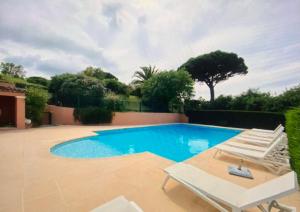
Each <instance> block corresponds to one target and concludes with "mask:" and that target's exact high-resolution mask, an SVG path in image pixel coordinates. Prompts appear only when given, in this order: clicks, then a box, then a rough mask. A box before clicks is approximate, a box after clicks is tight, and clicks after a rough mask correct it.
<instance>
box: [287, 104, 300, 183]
mask: <svg viewBox="0 0 300 212" xmlns="http://www.w3.org/2000/svg"><path fill="white" fill-rule="evenodd" d="M285 117H286V128H285V129H286V132H287V136H288V141H289V142H288V145H289V153H290V157H291V159H290V163H291V167H292V169H293V170H295V171H296V172H297V175H298V182H299V183H300V108H295V109H292V110H289V111H287V112H286V114H285Z"/></svg>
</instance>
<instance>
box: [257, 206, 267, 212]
mask: <svg viewBox="0 0 300 212" xmlns="http://www.w3.org/2000/svg"><path fill="white" fill-rule="evenodd" d="M257 207H258V208H259V210H261V211H262V212H267V210H266V209H265V208H264V206H262V205H258V206H257Z"/></svg>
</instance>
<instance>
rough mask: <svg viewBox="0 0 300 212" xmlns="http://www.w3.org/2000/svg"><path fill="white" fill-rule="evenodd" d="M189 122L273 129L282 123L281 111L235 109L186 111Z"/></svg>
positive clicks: (283, 118)
mask: <svg viewBox="0 0 300 212" xmlns="http://www.w3.org/2000/svg"><path fill="white" fill-rule="evenodd" d="M186 114H187V116H188V117H189V121H190V122H191V123H199V124H208V125H218V126H226V127H238V128H254V127H255V128H262V129H274V128H276V127H277V125H278V124H282V125H284V123H285V117H284V114H283V113H273V112H258V111H237V110H201V111H190V112H187V113H186Z"/></svg>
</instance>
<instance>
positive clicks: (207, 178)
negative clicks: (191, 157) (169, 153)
mask: <svg viewBox="0 0 300 212" xmlns="http://www.w3.org/2000/svg"><path fill="white" fill-rule="evenodd" d="M164 171H165V172H166V173H167V177H166V179H165V181H164V183H163V185H162V188H163V189H164V190H165V186H166V184H167V182H168V180H169V179H170V178H172V179H174V180H176V181H177V182H179V183H181V184H182V185H184V186H185V187H187V188H188V189H190V190H191V191H193V192H194V193H195V194H197V195H198V196H199V197H200V198H202V199H203V200H205V201H207V202H208V203H210V204H211V205H212V206H214V207H215V208H217V209H218V210H220V211H222V212H225V211H226V212H227V211H228V210H227V209H225V208H224V207H223V206H221V205H220V204H219V203H222V204H225V205H227V206H228V207H230V208H231V209H232V211H233V212H240V211H242V210H244V209H246V208H251V207H255V206H257V207H258V208H259V209H260V210H262V211H265V212H266V211H267V210H265V209H264V207H263V206H262V204H263V203H267V204H268V207H269V208H268V211H270V210H271V208H272V207H276V208H279V209H285V210H284V211H296V209H295V208H293V207H289V206H285V205H282V204H279V203H277V201H276V200H277V199H279V198H281V197H284V196H287V195H289V194H291V193H293V192H296V191H297V190H298V182H297V177H296V174H295V172H289V173H287V174H285V175H283V176H280V177H278V178H275V179H273V180H270V181H268V182H266V183H263V184H261V185H258V186H255V187H253V188H250V189H246V188H244V187H241V186H239V185H236V184H233V183H231V182H229V181H227V180H224V179H222V178H219V177H216V176H214V175H211V174H208V173H207V172H205V171H203V170H201V169H198V168H196V167H194V166H192V165H189V164H185V163H177V164H174V165H172V166H170V167H168V168H166V169H165V170H164Z"/></svg>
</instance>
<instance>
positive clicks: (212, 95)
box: [208, 85, 215, 102]
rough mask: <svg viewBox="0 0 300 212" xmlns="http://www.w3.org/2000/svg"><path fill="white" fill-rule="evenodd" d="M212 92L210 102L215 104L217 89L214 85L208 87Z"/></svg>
mask: <svg viewBox="0 0 300 212" xmlns="http://www.w3.org/2000/svg"><path fill="white" fill-rule="evenodd" d="M208 87H209V90H210V102H213V101H214V100H215V88H214V86H213V85H208Z"/></svg>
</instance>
